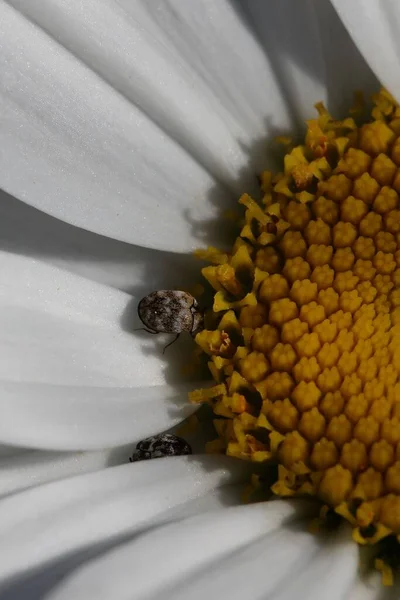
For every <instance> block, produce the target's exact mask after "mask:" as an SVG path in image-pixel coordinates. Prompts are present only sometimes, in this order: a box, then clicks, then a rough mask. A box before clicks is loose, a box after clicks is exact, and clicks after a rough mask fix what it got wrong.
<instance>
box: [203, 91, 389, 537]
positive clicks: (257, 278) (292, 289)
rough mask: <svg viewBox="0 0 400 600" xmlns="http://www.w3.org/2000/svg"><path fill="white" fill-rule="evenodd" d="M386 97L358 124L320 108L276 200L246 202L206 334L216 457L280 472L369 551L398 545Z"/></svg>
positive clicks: (273, 178)
mask: <svg viewBox="0 0 400 600" xmlns="http://www.w3.org/2000/svg"><path fill="white" fill-rule="evenodd" d="M374 102H375V107H374V109H373V111H372V120H371V122H368V123H366V124H364V125H361V126H360V127H358V126H357V124H356V123H355V121H354V120H353V119H352V118H351V117H350V118H348V119H345V121H335V120H334V119H333V118H332V117H331V116H330V114H329V113H328V111H327V110H326V109H325V108H324V107H323V106H322V105H321V104H319V105H318V111H319V116H318V118H317V119H316V120H314V121H310V122H309V123H308V133H307V135H306V139H305V142H304V144H303V145H301V146H298V147H295V148H293V147H290V148H289V151H288V153H287V155H286V157H285V161H284V165H283V167H282V172H281V173H279V174H277V175H272V174H268V176H266V175H265V174H264V175H263V178H262V181H264V184H263V185H264V186H265V185H266V184H265V182H267V184H268V186H267V188H268V189H267V191H264V192H265V196H264V201H263V202H262V203H261V202H260V203H257V202H256V201H255V200H252V199H250V197H249V196H247V195H246V196H245V197H243V198H242V202H241V203H242V204H243V205H244V207H245V209H246V212H245V215H244V217H243V221H242V224H241V225H240V227H242V230H241V231H240V234H239V237H238V238H237V239H236V240H235V243H234V245H233V250H232V253H231V254H226V253H221V252H218V251H214V252H213V254H212V255H210V256H209V260H210V261H211V262H212V261H213V260H214V262H215V259H214V256H217V257H222V256H223V260H222V261H221V260H220V259H219V263H218V264H217V266H216V267H212V268H213V269H216V271H215V274H214V271H213V272H212V273H211V271H210V272H208V271H207V273H208V274H209V278H208V281H209V283H210V285H211V286H212V287H214V294H215V295H217V296H218V299H219V302H218V304H217V307H218V308H220V310H219V311H218V312H216V310H215V304H214V310H212V309H210V312H211V313H213V314H212V318H211V319H210V323H212V324H213V325H212V326H211V325H209V327H210V329H205V330H204V331H202V332H201V333H199V334H197V336H196V342H197V343H198V344H199V346H200V347H201V349H202V350H203V352H204V353H205V354H206V355H207V356H208V359H207V360H208V361H209V364H210V365H212V368H211V366H210V368H211V372H212V374H213V375H214V376H215V377H216V383H217V385H216V387H215V390H214V391H213V392H212V393H211V394H210V395H207V394H205V395H204V396H201V394H200V395H199V393H198V392H197V394H198V395H199V401H202V402H208V403H209V404H210V405H211V407H212V409H213V410H214V412H215V413H216V414H217V415H218V418H219V420H221V417H223V418H224V419H226V420H227V421H228V422H229V423H230V424H231V425H230V426H229V427H228V426H225V427H224V428H223V431H222V429H221V427H219V430H220V431H221V432H222V434H221V435H220V436H219V440H218V443H217V444H216V445H215V448H218V451H219V452H220V451H221V450H224V451H225V452H226V453H228V454H229V455H233V456H236V457H239V458H241V459H246V460H250V461H253V462H257V463H260V462H262V461H265V462H266V465H267V464H269V462H270V461H272V462H274V463H277V464H278V466H279V469H278V476H277V480H276V481H275V483H274V484H273V485H272V492H273V493H275V494H277V495H285V496H296V495H298V496H301V495H304V494H305V493H306V494H311V495H314V496H316V497H317V498H318V499H319V500H320V501H321V502H322V503H324V504H325V505H328V507H329V508H331V509H332V510H334V511H336V512H337V513H338V514H340V515H342V516H343V517H344V518H347V519H348V520H349V522H350V523H351V526H352V527H353V528H354V539H355V540H357V541H358V542H359V543H362V544H371V543H374V542H375V541H378V540H380V539H382V537H385V536H391V535H393V534H394V535H395V536H400V290H399V288H400V200H399V193H400V169H399V167H400V108H399V107H398V106H397V104H396V103H395V101H394V99H393V98H392V97H391V96H390V94H388V93H387V92H385V91H381V92H379V94H377V95H376V96H375V97H374ZM269 223H273V225H274V227H272V226H270V230H271V231H272V230H273V231H274V233H273V234H271V235H272V237H271V238H268V240H267V238H265V236H264V238H262V237H257V235H258V236H260V233H259V232H260V231H262V228H263V227H264V228H265V227H267V224H269ZM265 231H266V230H265ZM249 232H250V233H249ZM251 232H253V234H251ZM254 232H258V233H257V235H256V234H255V233H254ZM250 234H251V235H250ZM263 244H264V245H263ZM243 247H244V248H243ZM240 248H241V254H239V253H238V249H240ZM206 258H207V257H206ZM241 261H242V262H241ZM242 263H243V264H242ZM214 275H215V276H214ZM244 275H245V276H244ZM223 301H225V304H226V305H227V306H226V308H225V307H224V306H225V305H224V302H223ZM228 312H229V314H233V315H234V317H235V318H234V320H232V319H231V318H230V320H229V322H228V321H223V319H224V314H227V313H228ZM206 322H207V323H208V321H206ZM213 327H214V328H213ZM220 386H222V387H220ZM234 394H236V396H234ZM252 398H258V400H257V401H254V400H252ZM261 429H262V435H260V436H259V437H258V435H257V433H258V432H260V430H261ZM217 434H218V431H217ZM258 439H262V440H263V442H262V444H261V442H257V443H256V441H257V440H258ZM252 440H253V441H252ZM260 444H261V446H260ZM256 453H257V454H256ZM258 466H260V465H259V464H258ZM356 501H357V502H356ZM355 504H357V506H355Z"/></svg>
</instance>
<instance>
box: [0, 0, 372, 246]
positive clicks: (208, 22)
mask: <svg viewBox="0 0 400 600" xmlns="http://www.w3.org/2000/svg"><path fill="white" fill-rule="evenodd" d="M321 2H322V4H323V5H324V6H325V5H326V4H327V2H328V0H321ZM316 4H317V3H316V2H307V3H305V4H304V5H303V9H302V11H301V17H302V23H303V24H308V23H310V24H311V25H310V26H309V27H307V29H306V33H304V31H303V28H302V27H297V20H296V19H295V18H293V19H292V18H291V13H292V11H296V8H295V5H296V0H290V2H289V1H286V2H284V3H283V4H282V3H281V2H280V0H279V1H276V0H274V2H273V3H268V6H272V8H271V11H270V13H268V15H266V17H265V18H264V13H263V18H262V19H259V20H258V29H259V28H260V24H262V32H261V34H262V35H261V39H262V40H263V41H264V42H265V41H266V40H270V42H272V41H273V40H276V44H275V42H274V43H270V44H269V45H268V44H266V45H265V50H264V49H263V48H262V46H261V45H260V43H259V41H258V40H257V37H256V34H255V32H254V30H253V28H252V26H251V25H250V24H249V20H248V18H247V17H248V15H247V14H246V13H247V6H246V3H243V4H240V3H233V2H229V1H228V0H221V1H220V2H218V3H215V2H213V1H212V0H203V1H202V2H198V3H196V4H195V5H194V4H193V3H188V2H186V1H185V0H169V1H165V0H155V1H154V2H151V3H149V2H147V1H144V0H143V1H141V0H134V1H133V2H132V1H131V0H119V1H117V0H106V1H104V2H97V0H87V1H86V2H85V3H82V2H80V0H42V1H41V2H36V1H31V0H9V2H7V3H6V2H5V1H4V0H2V2H1V3H0V27H1V29H2V31H1V36H2V63H1V68H2V77H1V78H0V98H1V103H2V111H1V117H0V118H1V119H2V120H3V121H2V123H1V127H0V147H1V148H2V152H1V154H0V165H1V167H2V168H1V172H2V175H1V178H0V186H2V187H3V188H4V189H5V190H6V191H8V192H10V193H11V194H13V195H15V196H16V197H18V198H20V199H22V200H24V201H26V202H29V203H31V204H33V205H34V206H37V207H39V208H41V209H42V210H44V211H46V212H50V213H52V214H54V215H55V216H57V217H60V218H62V219H64V220H66V221H68V222H70V223H73V224H76V225H79V226H81V227H84V228H86V229H90V230H93V231H96V232H98V233H101V234H104V235H108V236H112V237H115V238H117V239H121V240H126V241H131V242H134V243H136V244H142V245H145V246H147V247H156V248H163V249H171V250H176V251H182V250H188V249H192V248H193V247H194V246H196V245H198V244H199V243H200V242H201V241H205V236H206V237H208V238H210V237H212V236H213V235H214V237H215V235H217V237H218V235H219V236H220V235H221V232H220V231H218V229H217V230H216V229H215V228H214V229H213V230H212V229H210V227H209V223H208V221H209V220H210V219H214V217H215V215H216V213H217V212H218V210H219V209H220V208H221V207H222V206H223V205H224V204H226V203H227V202H229V201H230V199H231V197H233V195H237V194H238V193H240V192H242V191H243V190H244V188H245V187H247V188H248V189H249V191H251V188H252V182H253V181H254V173H255V171H256V170H259V169H260V167H261V165H264V164H265V160H266V157H267V148H268V146H267V140H268V138H271V137H272V136H273V135H275V134H276V133H277V132H278V131H282V130H287V129H291V130H292V129H293V128H296V127H298V125H299V122H300V121H302V120H303V118H304V117H305V116H309V115H310V114H312V104H313V102H314V101H315V100H317V99H326V96H327V93H326V82H327V81H328V80H329V77H330V75H331V73H330V72H329V71H327V70H325V69H324V62H325V61H326V60H328V59H329V60H330V58H331V55H332V54H334V53H335V52H336V49H335V50H332V51H328V50H327V48H329V47H330V46H331V45H332V44H331V40H330V39H329V38H327V37H326V36H325V35H320V34H319V31H318V27H319V25H320V24H322V26H324V31H325V26H326V25H327V23H324V22H323V19H322V20H321V22H319V21H318V19H319V17H318V15H316V13H317V10H316ZM259 5H260V4H259V3H257V2H256V3H254V10H255V11H256V12H257V10H258V8H257V6H259ZM265 6H266V5H265V4H264V7H265ZM280 6H282V8H280ZM328 6H330V5H329V3H328ZM251 10H253V8H251ZM264 12H265V11H264ZM297 12H298V11H296V12H295V14H297ZM323 16H324V15H323ZM335 18H336V20H337V21H338V19H337V17H336V16H335V15H334V14H333V15H331V17H330V19H329V27H335V25H334V19H335ZM291 19H292V20H291ZM286 31H287V32H288V33H287V35H286V33H285V32H286ZM289 32H290V33H289ZM281 33H282V35H281ZM336 38H337V39H335V41H336V44H337V45H339V46H340V45H343V46H346V45H347V46H348V45H349V43H350V42H349V38H348V35H347V33H346V32H345V30H344V29H343V28H342V29H337V35H336ZM350 44H351V43H350ZM304 48H306V57H308V58H310V57H313V60H312V61H311V63H310V64H312V67H313V69H312V71H311V72H308V71H307V65H308V63H307V64H306V65H305V64H304V61H303V58H304V51H303V50H304ZM317 57H318V58H317ZM300 58H301V60H300ZM349 62H350V63H351V64H352V72H353V73H355V74H356V75H357V77H356V78H355V80H352V81H351V82H350V84H351V88H353V87H354V86H355V85H357V84H358V83H359V80H360V78H359V77H358V74H362V75H363V77H364V75H365V77H364V80H365V79H368V80H371V79H372V80H373V77H372V76H371V74H370V73H369V71H368V70H366V69H365V67H364V64H363V61H362V59H360V57H359V56H358V55H357V53H353V54H352V55H351V57H350V58H349ZM314 66H315V67H316V69H314ZM287 81H290V82H293V86H292V87H291V86H289V87H288V86H287V85H286V83H287ZM238 82H240V85H238ZM343 87H346V85H345V86H343ZM347 87H348V86H347ZM328 91H329V90H328ZM292 94H293V98H292ZM328 99H329V98H328ZM231 195H232V196H231Z"/></svg>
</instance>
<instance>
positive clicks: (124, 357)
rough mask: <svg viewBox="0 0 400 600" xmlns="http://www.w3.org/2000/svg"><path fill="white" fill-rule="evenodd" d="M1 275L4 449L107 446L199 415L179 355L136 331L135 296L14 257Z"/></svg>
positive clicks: (4, 261) (0, 261) (2, 257)
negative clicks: (190, 401)
mask: <svg viewBox="0 0 400 600" xmlns="http://www.w3.org/2000/svg"><path fill="white" fill-rule="evenodd" d="M0 270H1V273H2V279H1V282H0V331H1V334H0V353H1V357H2V360H1V361H0V390H1V392H0V394H1V400H0V403H1V407H2V417H1V419H0V442H1V443H5V444H11V445H19V446H23V447H36V448H42V449H59V450H73V449H78V450H82V449H95V448H104V447H111V446H115V445H122V444H125V443H128V442H130V441H134V440H138V439H141V438H143V437H146V436H147V435H151V434H152V433H157V432H159V431H163V430H165V429H168V428H170V427H171V426H173V425H174V424H176V423H179V422H180V421H181V420H182V419H183V418H185V417H186V416H187V415H189V414H191V413H192V412H193V411H194V410H195V408H194V407H193V406H190V405H189V404H188V403H187V401H186V400H185V397H186V393H187V391H188V389H190V388H193V386H194V383H191V384H190V383H189V382H188V383H184V378H183V375H182V373H181V368H182V363H181V360H179V359H181V358H182V357H181V355H180V353H178V356H177V354H175V355H174V353H172V352H171V353H170V354H168V356H167V357H164V356H163V354H162V347H163V345H164V344H163V343H162V342H161V344H160V345H158V344H157V345H156V346H155V341H154V337H155V336H148V337H147V338H146V337H144V335H147V334H143V333H142V334H137V333H136V334H135V333H132V328H133V326H134V324H135V317H134V314H135V307H136V301H135V299H134V298H132V297H131V296H129V295H128V294H125V293H124V292H120V291H117V290H114V289H112V288H109V287H106V286H103V285H100V284H97V283H93V282H90V281H88V280H86V279H84V278H81V277H78V276H75V275H72V274H69V273H67V272H64V271H61V270H59V269H57V268H55V267H51V266H48V265H45V264H43V263H40V262H38V261H34V260H32V259H27V258H22V257H18V256H15V255H12V254H6V253H0ZM136 319H137V317H136ZM137 321H138V319H137ZM139 325H140V323H137V326H139ZM188 337H189V336H188ZM187 342H188V343H192V342H191V341H190V340H187ZM175 347H176V346H175ZM177 350H178V349H177ZM174 356H175V359H178V360H177V361H176V362H177V367H176V369H175V362H174ZM176 381H178V382H180V383H179V384H178V383H177V384H176V385H174V382H176Z"/></svg>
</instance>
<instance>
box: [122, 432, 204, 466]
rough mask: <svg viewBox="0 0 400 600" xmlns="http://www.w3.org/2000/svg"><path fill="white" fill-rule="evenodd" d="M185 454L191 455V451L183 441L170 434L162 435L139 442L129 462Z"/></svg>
mask: <svg viewBox="0 0 400 600" xmlns="http://www.w3.org/2000/svg"><path fill="white" fill-rule="evenodd" d="M186 454H192V449H191V447H190V446H189V444H188V443H187V442H186V441H185V440H184V439H182V438H180V437H178V436H177V435H172V434H171V433H162V434H161V435H154V436H152V437H149V438H146V439H145V440H142V441H141V442H139V443H138V444H137V445H136V449H135V451H134V453H133V455H132V456H131V457H130V458H129V462H138V461H139V460H149V459H151V458H162V457H164V456H182V455H186Z"/></svg>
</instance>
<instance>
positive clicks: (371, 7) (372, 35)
mask: <svg viewBox="0 0 400 600" xmlns="http://www.w3.org/2000/svg"><path fill="white" fill-rule="evenodd" d="M332 3H333V5H334V6H335V8H336V10H337V12H338V14H339V16H340V17H341V18H342V20H343V23H344V24H345V25H346V27H347V29H348V31H349V33H350V35H351V36H352V38H353V40H354V41H355V42H356V44H357V46H358V47H359V49H360V51H361V52H362V54H363V55H364V57H365V59H366V60H367V61H368V63H369V65H370V66H371V68H372V69H373V70H374V72H375V73H376V75H377V76H378V77H379V79H380V80H381V81H382V84H383V85H384V86H385V87H387V88H388V89H389V90H390V91H391V92H392V93H393V94H394V95H395V96H396V97H397V99H399V98H400V73H399V68H398V66H399V59H400V41H399V31H400V6H399V3H398V2H397V0H385V2H374V1H371V2H367V3H365V2H363V0H354V1H353V0H352V1H351V2H348V1H347V0H332Z"/></svg>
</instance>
